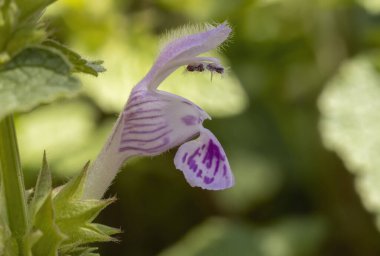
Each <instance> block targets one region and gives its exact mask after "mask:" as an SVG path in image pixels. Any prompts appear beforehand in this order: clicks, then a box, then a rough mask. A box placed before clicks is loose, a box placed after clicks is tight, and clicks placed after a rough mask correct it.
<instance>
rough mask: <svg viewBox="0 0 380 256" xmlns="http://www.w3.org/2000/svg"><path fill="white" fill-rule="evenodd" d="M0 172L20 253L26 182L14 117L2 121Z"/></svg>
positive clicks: (0, 132)
mask: <svg viewBox="0 0 380 256" xmlns="http://www.w3.org/2000/svg"><path fill="white" fill-rule="evenodd" d="M0 171H1V178H2V182H1V185H2V189H3V192H4V197H5V205H6V212H7V216H8V223H9V228H10V230H11V232H12V235H13V236H14V237H15V238H16V240H17V243H18V246H19V252H20V253H21V252H22V251H23V249H22V239H23V237H24V235H25V233H26V230H27V213H26V199H25V188H24V180H23V176H22V170H21V164H20V156H19V152H18V146H17V138H16V131H15V127H14V121H13V116H12V115H10V116H7V117H5V118H4V119H3V120H1V121H0Z"/></svg>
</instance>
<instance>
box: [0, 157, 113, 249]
mask: <svg viewBox="0 0 380 256" xmlns="http://www.w3.org/2000/svg"><path fill="white" fill-rule="evenodd" d="M87 167H88V165H86V166H85V167H84V168H83V171H82V172H81V173H80V174H79V175H78V176H76V177H74V178H73V179H71V180H70V181H69V182H68V183H67V184H65V185H63V186H61V187H58V188H56V189H54V190H53V189H52V186H51V184H52V181H51V173H50V169H49V166H48V163H47V160H46V156H45V155H44V159H43V163H42V168H41V171H40V174H39V176H38V179H37V184H36V186H35V189H34V193H33V197H32V199H31V200H30V202H29V205H28V206H29V211H28V219H29V221H28V223H29V228H28V230H29V231H28V233H27V234H26V236H25V239H24V240H25V242H24V245H25V248H24V249H25V255H33V256H40V255H41V256H55V255H58V254H59V255H62V256H73V255H82V256H85V255H86V256H90V255H96V254H94V253H93V252H94V251H95V250H96V248H95V247H91V246H90V244H91V243H94V242H108V241H116V239H115V238H113V237H111V235H114V234H117V233H119V232H120V231H119V230H118V229H115V228H111V227H107V226H104V225H101V224H96V223H92V221H93V220H94V219H95V217H96V216H97V215H98V214H99V212H100V211H101V210H103V209H104V208H105V207H106V206H107V205H109V204H110V203H112V202H113V201H114V199H106V200H82V199H81V195H82V190H83V184H84V180H85V179H86V175H87ZM0 220H1V222H0V252H2V253H3V254H1V255H17V253H15V250H17V247H15V246H14V243H15V242H14V240H13V237H12V234H11V233H10V232H9V231H8V225H7V222H6V216H5V214H4V213H3V212H1V215H0Z"/></svg>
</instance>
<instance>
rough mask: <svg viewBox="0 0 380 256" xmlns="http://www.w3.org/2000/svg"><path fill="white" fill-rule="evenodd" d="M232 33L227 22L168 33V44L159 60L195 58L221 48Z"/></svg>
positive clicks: (186, 27) (163, 47)
mask: <svg viewBox="0 0 380 256" xmlns="http://www.w3.org/2000/svg"><path fill="white" fill-rule="evenodd" d="M231 32H232V30H231V27H230V25H229V24H228V23H227V22H223V23H221V24H219V25H217V26H213V25H210V24H205V25H196V26H190V25H187V26H184V27H183V28H182V29H178V30H175V31H174V32H169V33H167V35H166V37H165V38H166V40H165V42H166V43H165V44H164V45H163V46H162V49H161V51H160V55H159V58H160V57H161V58H164V59H168V60H169V59H171V58H174V57H180V56H181V55H183V54H186V55H187V56H188V57H190V56H192V57H195V56H197V55H199V54H201V53H204V52H207V51H209V50H213V49H216V48H218V47H220V46H221V45H222V44H223V43H224V42H225V41H226V40H227V39H228V38H229V37H230V34H231ZM183 57H184V56H183Z"/></svg>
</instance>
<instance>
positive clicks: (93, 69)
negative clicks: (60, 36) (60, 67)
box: [43, 40, 106, 76]
mask: <svg viewBox="0 0 380 256" xmlns="http://www.w3.org/2000/svg"><path fill="white" fill-rule="evenodd" d="M43 45H46V46H49V47H51V48H55V49H57V50H58V51H60V52H61V53H62V54H64V55H65V57H66V58H67V59H68V60H69V61H70V63H71V64H72V72H82V73H87V74H90V75H94V76H98V73H100V72H104V71H106V70H105V68H104V67H103V66H101V64H102V63H103V61H101V60H100V61H87V60H85V59H83V58H82V57H81V56H80V55H79V54H78V53H76V52H73V51H72V50H70V49H69V48H67V47H65V46H63V45H62V44H60V43H58V42H57V41H53V40H47V41H45V42H43Z"/></svg>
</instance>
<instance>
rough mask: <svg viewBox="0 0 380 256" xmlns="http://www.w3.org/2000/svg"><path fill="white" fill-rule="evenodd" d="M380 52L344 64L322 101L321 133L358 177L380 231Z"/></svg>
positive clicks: (321, 98)
mask: <svg viewBox="0 0 380 256" xmlns="http://www.w3.org/2000/svg"><path fill="white" fill-rule="evenodd" d="M379 58H380V55H379V54H378V53H377V52H374V53H371V54H367V55H362V56H358V57H356V58H354V59H352V60H349V61H347V62H345V63H344V64H343V65H342V67H341V68H340V70H339V72H338V73H337V74H336V75H335V76H334V77H333V78H332V79H331V80H330V81H329V83H328V84H327V86H326V88H325V89H324V91H323V93H322V95H321V96H320V99H319V107H320V110H321V114H322V117H321V123H320V127H321V134H322V137H323V139H324V143H325V145H326V147H327V148H329V149H331V150H334V151H335V152H337V153H338V155H339V156H340V157H341V158H342V159H343V161H344V163H345V164H346V166H347V168H348V169H349V170H350V171H352V172H353V173H354V174H355V175H356V187H357V190H358V192H359V194H360V196H361V197H362V200H363V203H364V205H365V206H366V207H367V208H368V210H370V211H371V212H373V213H375V214H376V218H377V225H378V228H379V229H380V201H379V197H380V191H379V186H380V176H379V173H380V172H379V168H380V158H379V153H380V133H379V131H380V117H379V109H380V101H379V98H380V86H379V85H380V74H379V70H378V69H377V67H376V60H378V59H379Z"/></svg>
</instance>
